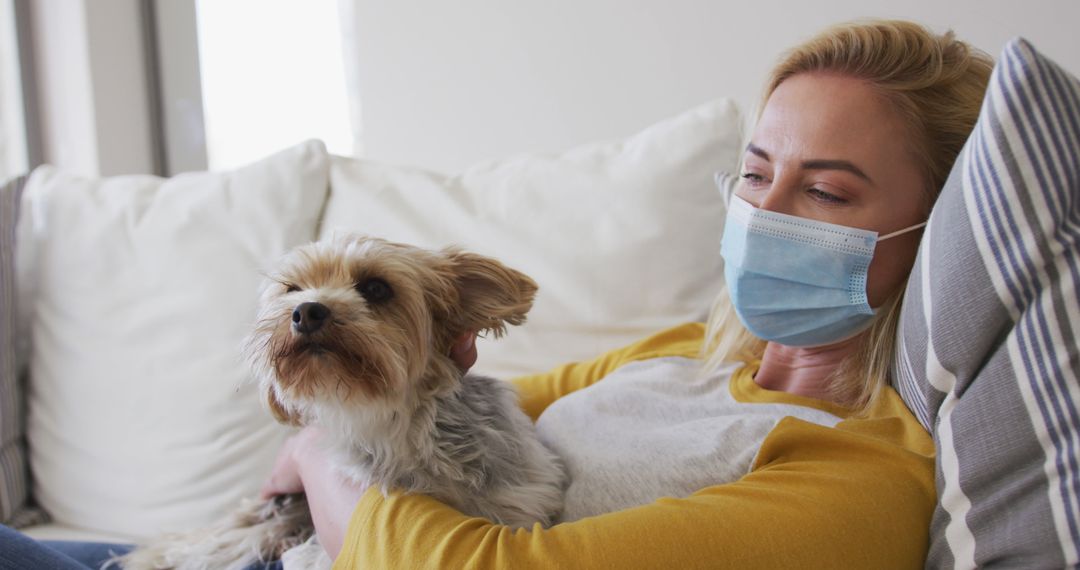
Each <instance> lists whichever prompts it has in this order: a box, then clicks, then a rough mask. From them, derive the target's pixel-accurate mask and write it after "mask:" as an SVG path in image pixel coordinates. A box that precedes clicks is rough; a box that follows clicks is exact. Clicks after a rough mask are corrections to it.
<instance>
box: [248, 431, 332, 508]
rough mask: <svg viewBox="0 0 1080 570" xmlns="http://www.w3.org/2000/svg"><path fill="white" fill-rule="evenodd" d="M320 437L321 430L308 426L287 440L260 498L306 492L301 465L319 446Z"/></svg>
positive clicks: (280, 450) (261, 490) (260, 492)
mask: <svg viewBox="0 0 1080 570" xmlns="http://www.w3.org/2000/svg"><path fill="white" fill-rule="evenodd" d="M320 437H321V434H320V432H319V428H317V427H315V426H308V427H305V428H304V429H302V430H300V431H299V432H298V433H296V435H293V436H290V437H289V438H288V439H286V440H285V443H283V444H282V445H281V449H279V450H278V454H277V458H276V459H275V460H274V468H273V469H271V470H270V477H269V478H267V479H266V482H264V483H263V486H262V489H260V490H259V497H260V498H262V499H263V500H266V499H269V498H271V497H275V496H277V495H288V494H291V493H302V492H304V482H303V480H302V479H301V478H300V464H301V463H302V460H303V458H304V457H305V456H306V455H307V454H308V453H309V449H310V448H312V447H315V446H317V445H318V440H319V438H320Z"/></svg>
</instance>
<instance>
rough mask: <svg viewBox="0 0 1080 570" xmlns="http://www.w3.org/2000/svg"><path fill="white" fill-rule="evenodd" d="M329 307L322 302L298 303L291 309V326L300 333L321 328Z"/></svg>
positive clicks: (311, 331)
mask: <svg viewBox="0 0 1080 570" xmlns="http://www.w3.org/2000/svg"><path fill="white" fill-rule="evenodd" d="M329 316H330V309H328V308H327V307H326V305H324V304H322V303H300V304H299V305H297V306H296V308H295V309H293V313H292V321H293V328H294V329H296V331H297V332H301V333H313V332H315V331H317V330H319V329H320V328H322V326H323V323H325V322H326V319H327V318H328V317H329Z"/></svg>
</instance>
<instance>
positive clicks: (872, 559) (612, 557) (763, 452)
mask: <svg viewBox="0 0 1080 570" xmlns="http://www.w3.org/2000/svg"><path fill="white" fill-rule="evenodd" d="M912 423H913V422H907V421H903V420H901V419H898V418H886V419H879V420H857V421H845V422H841V424H838V426H837V427H836V428H827V427H823V426H818V425H815V424H811V423H808V422H804V421H801V420H798V419H795V418H790V417H789V418H785V419H783V420H781V421H780V422H779V423H778V424H777V426H776V428H774V429H773V431H772V432H770V434H769V436H768V437H767V438H766V439H765V441H764V442H763V444H762V447H761V448H760V450H759V452H758V457H757V458H756V460H755V462H754V465H753V467H752V469H751V472H750V473H749V474H747V475H746V476H744V477H742V478H741V479H739V480H738V481H735V482H733V483H729V484H725V485H717V486H713V487H708V488H705V489H702V490H700V491H698V492H696V493H694V494H693V495H690V496H689V497H685V498H661V499H659V500H657V501H655V502H653V503H651V504H648V505H643V506H640V507H636V508H631V509H627V510H623V511H618V512H614V513H608V514H605V515H600V516H596V517H590V518H585V519H581V520H579V521H576V522H571V523H564V524H559V525H555V526H553V527H551V528H548V529H544V528H541V527H540V526H539V525H537V526H534V527H533V528H532V529H516V530H515V529H511V528H509V527H505V526H501V525H496V524H492V523H490V522H488V521H486V520H484V519H482V518H476V517H469V516H465V515H463V514H461V513H460V512H458V511H456V510H454V509H452V508H450V507H448V506H446V505H445V504H442V503H440V502H438V501H436V500H434V499H432V498H430V497H426V496H423V495H405V494H401V493H398V492H392V493H390V494H389V496H385V497H384V496H383V495H382V494H381V493H380V492H379V491H377V490H374V489H369V490H368V491H367V492H366V493H365V494H364V495H363V497H362V498H361V499H360V501H359V503H358V504H357V507H356V509H355V511H354V513H353V517H352V520H351V521H350V524H349V529H348V532H347V536H346V542H345V545H344V547H343V548H342V551H341V554H340V556H339V557H338V559H337V561H336V562H335V565H334V568H335V570H344V569H351V568H493V569H499V568H582V569H590V568H717V567H733V568H785V567H802V568H921V567H922V565H923V561H924V560H925V556H926V551H927V545H928V536H927V535H928V528H929V523H930V517H931V514H932V511H933V508H934V504H935V501H936V496H935V491H934V466H933V444H932V442H931V441H930V440H929V436H927V435H926V434H925V432H922V433H921V434H920V433H919V432H918V429H921V428H917V425H916V426H913V425H912Z"/></svg>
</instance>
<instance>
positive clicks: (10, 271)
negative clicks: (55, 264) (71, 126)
mask: <svg viewBox="0 0 1080 570" xmlns="http://www.w3.org/2000/svg"><path fill="white" fill-rule="evenodd" d="M26 179H27V177H25V176H23V177H19V178H15V179H12V180H10V181H9V182H8V183H7V184H5V185H4V186H3V187H2V188H0V522H3V523H4V524H7V525H10V526H21V525H22V524H26V523H29V522H33V521H35V520H37V519H38V517H36V516H35V515H34V514H32V512H31V511H29V510H28V509H26V508H25V506H26V502H27V499H28V498H29V496H30V491H29V484H30V481H29V473H28V471H27V463H26V447H25V442H24V440H23V427H24V422H23V413H24V406H23V403H24V402H25V398H24V397H23V395H22V393H21V391H20V389H19V388H20V385H19V378H18V373H19V370H18V367H17V366H16V359H15V222H16V221H17V220H18V217H19V200H20V196H21V195H22V189H23V185H24V184H25V183H26Z"/></svg>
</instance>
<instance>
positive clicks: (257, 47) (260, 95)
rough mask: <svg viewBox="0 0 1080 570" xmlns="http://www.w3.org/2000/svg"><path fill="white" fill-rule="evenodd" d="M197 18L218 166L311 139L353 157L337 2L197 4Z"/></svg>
mask: <svg viewBox="0 0 1080 570" xmlns="http://www.w3.org/2000/svg"><path fill="white" fill-rule="evenodd" d="M196 13H197V21H198V34H199V64H200V67H201V69H202V93H203V112H204V114H205V120H206V151H207V160H208V162H209V167H210V168H211V169H221V168H232V167H236V166H240V165H243V164H246V163H249V162H251V161H254V160H257V159H259V158H261V157H264V156H266V155H267V154H270V153H272V152H275V151H277V150H280V149H283V148H286V147H288V146H291V145H294V144H296V143H298V142H300V141H303V140H306V139H310V138H318V139H322V140H323V141H324V142H325V143H326V146H327V148H328V149H329V150H330V152H332V153H335V154H343V155H350V154H352V150H353V140H352V133H351V132H350V127H349V124H350V123H349V110H348V99H347V94H346V91H345V71H344V66H343V64H342V52H341V31H340V26H339V20H338V11H337V0H197V2H196Z"/></svg>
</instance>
